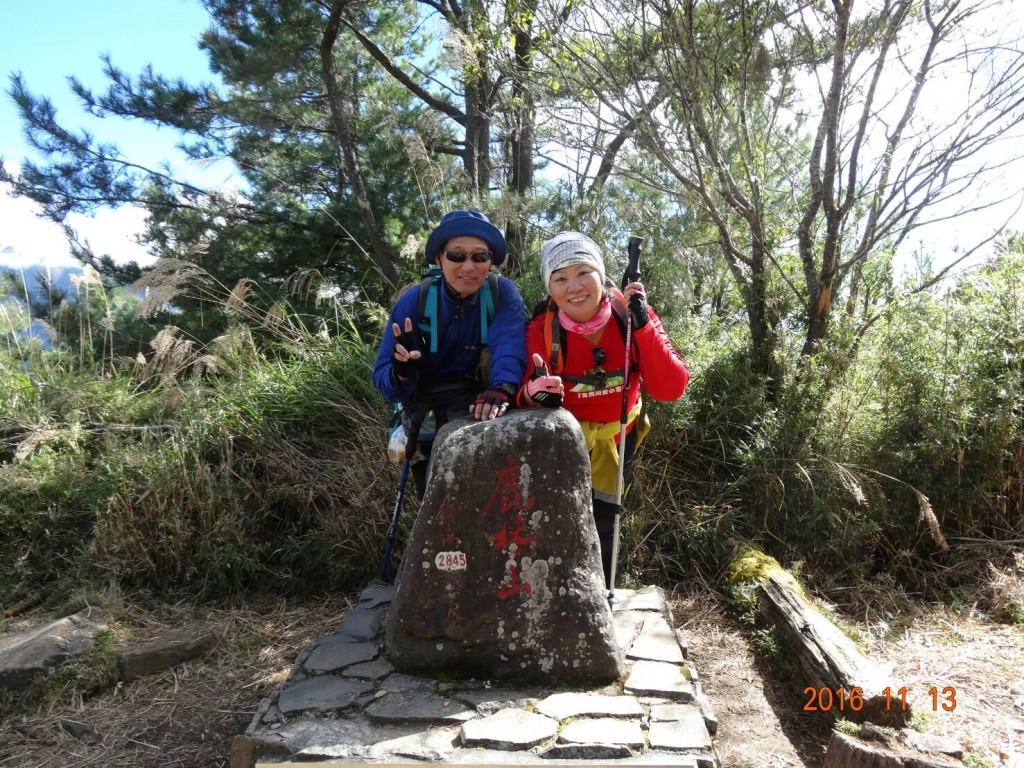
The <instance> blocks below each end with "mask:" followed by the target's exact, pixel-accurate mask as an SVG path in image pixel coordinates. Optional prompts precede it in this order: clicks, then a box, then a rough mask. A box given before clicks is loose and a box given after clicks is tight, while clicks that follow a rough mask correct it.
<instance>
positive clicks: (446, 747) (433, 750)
mask: <svg viewBox="0 0 1024 768" xmlns="http://www.w3.org/2000/svg"><path fill="white" fill-rule="evenodd" d="M459 732H460V727H459V726H457V725H456V726H449V727H447V728H431V729H430V730H428V731H424V732H422V733H414V734H411V735H409V736H401V737H399V738H397V739H388V740H386V741H379V742H377V743H376V744H374V745H373V746H371V747H370V748H369V749H367V751H366V756H367V757H368V758H370V759H374V760H379V759H381V758H384V757H390V756H394V757H404V758H408V759H410V760H430V761H434V762H436V761H440V760H444V759H445V758H446V757H448V755H450V754H451V753H452V751H453V750H454V749H455V742H456V741H457V740H458V738H459Z"/></svg>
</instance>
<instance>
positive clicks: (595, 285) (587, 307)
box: [548, 264, 604, 323]
mask: <svg viewBox="0 0 1024 768" xmlns="http://www.w3.org/2000/svg"><path fill="white" fill-rule="evenodd" d="M548 293H550V294H551V298H552V299H554V301H555V304H557V305H558V308H559V309H560V310H562V311H563V312H565V314H567V315H568V316H569V317H571V318H572V319H573V320H575V321H576V322H578V323H585V322H586V321H587V320H589V319H590V318H592V317H593V316H594V315H595V314H597V310H598V308H599V307H600V306H601V298H602V297H603V296H604V286H603V285H602V284H601V273H600V272H598V271H597V270H596V269H594V267H593V266H592V265H591V264H570V265H569V266H568V267H563V268H562V269H557V270H555V271H554V272H552V273H551V278H550V279H549V280H548Z"/></svg>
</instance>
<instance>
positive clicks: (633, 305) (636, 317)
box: [629, 293, 651, 331]
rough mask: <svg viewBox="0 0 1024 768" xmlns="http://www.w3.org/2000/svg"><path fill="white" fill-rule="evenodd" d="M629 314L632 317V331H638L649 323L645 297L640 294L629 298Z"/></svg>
mask: <svg viewBox="0 0 1024 768" xmlns="http://www.w3.org/2000/svg"><path fill="white" fill-rule="evenodd" d="M629 314H630V315H632V317H633V330H636V331H639V330H640V329H641V328H643V327H644V326H646V325H647V324H648V323H649V322H650V321H651V318H650V315H648V314H647V297H646V296H645V295H644V294H642V293H634V294H633V295H632V296H630V297H629Z"/></svg>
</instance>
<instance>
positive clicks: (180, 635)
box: [117, 626, 217, 681]
mask: <svg viewBox="0 0 1024 768" xmlns="http://www.w3.org/2000/svg"><path fill="white" fill-rule="evenodd" d="M216 645H217V636H216V635H214V634H213V633H212V632H210V631H209V630H207V629H206V628H204V627H201V626H191V627H179V628H177V629H171V630H169V631H167V632H165V633H164V634H163V635H160V636H159V637H154V638H152V639H151V640H148V641H147V642H145V643H143V644H142V645H139V646H136V647H135V648H129V649H127V650H125V651H122V652H121V653H120V654H119V655H118V657H117V668H118V671H119V673H120V675H121V679H122V680H126V681H129V680H136V679H138V678H140V677H145V676H146V675H152V674H156V673H157V672H163V671H164V670H167V669H170V668H171V667H176V666H177V665H179V664H184V663H185V662H186V661H191V660H192V659H198V658H199V657H200V656H202V655H203V654H205V653H207V652H208V651H211V650H213V648H214V646H216Z"/></svg>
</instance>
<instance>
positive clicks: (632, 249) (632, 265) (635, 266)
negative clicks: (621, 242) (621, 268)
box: [621, 236, 644, 290]
mask: <svg viewBox="0 0 1024 768" xmlns="http://www.w3.org/2000/svg"><path fill="white" fill-rule="evenodd" d="M643 241H644V239H643V238H642V237H636V236H633V237H631V238H629V246H628V248H627V249H626V256H627V257H628V259H629V261H628V263H627V264H626V271H625V272H624V273H623V274H622V285H621V288H622V289H623V290H625V288H626V286H627V285H629V284H630V283H635V282H636V281H637V280H639V279H640V244H641V243H642V242H643Z"/></svg>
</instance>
